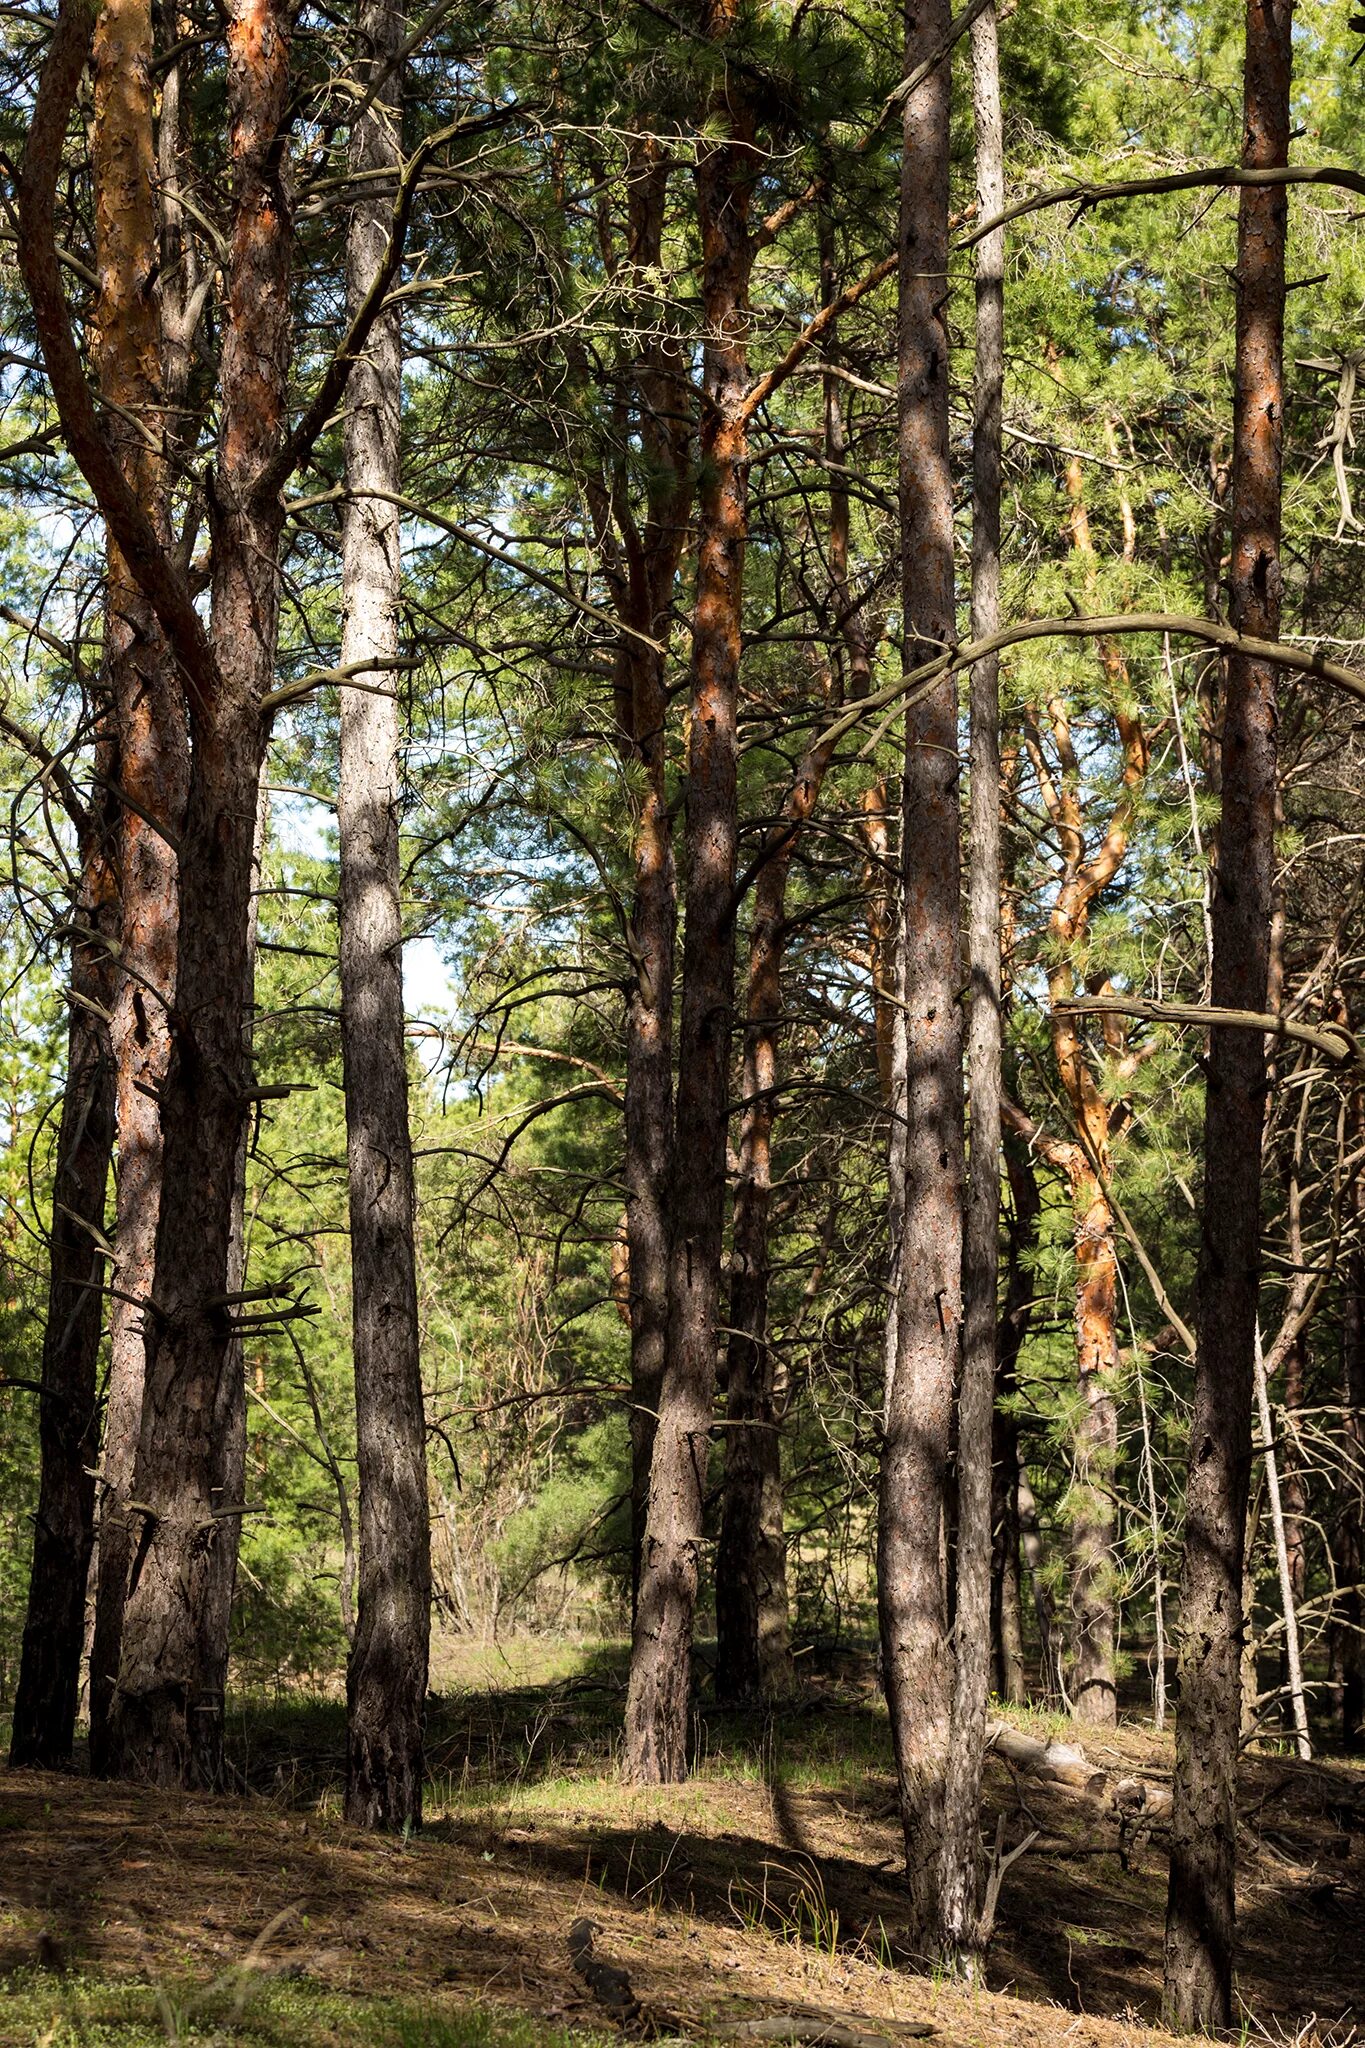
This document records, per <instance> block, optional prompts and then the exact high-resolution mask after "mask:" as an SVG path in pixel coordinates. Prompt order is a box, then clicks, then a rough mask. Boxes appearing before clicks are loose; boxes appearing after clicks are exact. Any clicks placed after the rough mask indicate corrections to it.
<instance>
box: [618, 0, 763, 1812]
mask: <svg viewBox="0 0 1365 2048" xmlns="http://www.w3.org/2000/svg"><path fill="white" fill-rule="evenodd" d="M730 26H731V18H730V13H729V8H728V5H727V4H724V0H716V4H715V5H714V6H713V7H711V9H710V10H709V13H708V29H709V32H710V33H711V34H712V35H713V36H714V37H716V38H718V39H719V38H720V37H722V36H723V35H724V34H725V33H726V32H727V30H728V28H729V27H730ZM719 110H720V111H722V112H723V113H724V115H725V119H726V124H727V129H728V133H727V134H726V136H725V137H724V138H723V139H721V140H716V141H711V140H703V141H699V144H698V158H697V170H696V185H697V212H698V219H699V222H700V226H701V233H702V300H703V312H704V318H705V326H706V340H705V356H704V369H703V393H702V414H701V479H702V480H701V487H700V492H699V499H698V516H697V527H698V560H697V598H696V612H695V622H694V626H693V642H692V704H691V738H690V745H689V756H688V782H687V827H686V858H687V883H686V896H685V933H684V945H683V995H682V1015H681V1020H680V1027H679V1042H678V1092H677V1113H676V1129H677V1134H678V1139H679V1140H680V1141H681V1146H680V1148H675V1153H674V1176H673V1191H672V1202H671V1213H672V1220H673V1231H672V1241H671V1246H670V1275H669V1321H668V1343H667V1359H666V1364H665V1370H664V1381H663V1386H662V1388H661V1390H660V1398H659V1419H658V1428H657V1432H656V1435H655V1439H654V1450H653V1460H652V1464H651V1469H650V1483H649V1513H648V1520H647V1524H646V1532H645V1553H644V1557H643V1559H642V1561H641V1571H640V1592H639V1600H638V1602H637V1611H636V1618H635V1631H634V1638H633V1642H632V1648H631V1669H630V1688H629V1694H628V1697H627V1702H626V1730H625V1757H626V1769H627V1772H628V1773H629V1775H630V1777H631V1778H632V1779H633V1780H634V1781H635V1782H637V1783H669V1782H673V1781H675V1780H678V1779H681V1778H682V1777H683V1776H684V1775H685V1772H686V1766H687V1718H688V1708H689V1702H690V1693H691V1649H692V1625H693V1618H694V1614H695V1610H696V1599H697V1577H698V1561H699V1551H700V1546H701V1535H702V1498H703V1492H704V1487H705V1480H706V1459H707V1446H708V1441H709V1436H710V1428H711V1409H712V1402H713V1399H714V1394H715V1376H716V1322H717V1305H718V1295H719V1289H720V1276H721V1258H722V1249H723V1241H724V1225H725V1155H726V1131H727V1126H728V1117H729V1082H730V1027H731V1013H732V1010H733V1007H734V952H735V923H734V914H733V901H732V899H733V895H734V886H735V855H736V845H737V839H738V820H737V810H736V722H735V721H736V702H737V696H738V683H739V660H740V644H741V626H742V611H743V590H744V548H745V538H746V533H747V525H748V460H749V448H748V428H747V421H746V418H745V414H744V410H743V400H744V396H745V391H746V386H747V382H748V371H747V338H748V283H749V271H750V268H751V266H752V262H753V245H752V241H751V238H750V234H749V204H750V187H751V179H752V176H753V169H754V160H753V147H752V145H753V126H752V120H751V118H750V116H749V114H748V112H747V110H746V108H745V107H744V104H743V101H742V99H738V100H737V99H736V97H735V92H734V86H733V81H731V88H730V93H729V96H728V97H727V99H726V100H725V101H724V102H722V103H721V104H720V109H719Z"/></svg>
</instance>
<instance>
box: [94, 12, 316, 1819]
mask: <svg viewBox="0 0 1365 2048" xmlns="http://www.w3.org/2000/svg"><path fill="white" fill-rule="evenodd" d="M289 71H290V66H289V35H288V24H287V18H286V16H285V14H284V13H283V12H281V11H280V9H279V8H278V6H277V5H276V4H275V0H234V4H233V5H232V7H231V8H230V9H229V16H228V121H229V149H230V157H231V162H232V168H233V233H232V242H231V248H230V254H229V259H228V265H227V324H226V332H225V335H224V342H223V352H222V365H221V377H220V389H221V406H222V428H221V433H220V440H219V455H218V465H217V471H216V475H215V478H214V485H213V490H212V493H211V507H212V517H213V581H212V595H211V613H210V634H211V641H212V647H213V651H214V654H215V656H216V666H217V675H216V677H215V678H214V679H213V680H214V684H215V688H214V693H213V699H212V701H211V702H201V701H196V699H195V696H194V693H193V684H191V703H190V711H191V721H192V731H193V749H192V756H191V765H190V781H189V793H188V799H187V803H186V812H185V823H184V829H183V835H182V840H181V855H180V897H181V901H180V931H179V944H178V952H177V964H176V997H175V1009H174V1012H173V1021H172V1050H171V1059H170V1065H169V1069H168V1072H167V1076H166V1081H165V1084H164V1088H163V1092H162V1132H163V1146H164V1151H163V1182H162V1203H161V1216H160V1222H159V1225H158V1229H157V1240H156V1266H155V1286H156V1301H155V1305H154V1309H153V1313H152V1315H151V1317H150V1319H149V1323H148V1328H147V1370H146V1384H145V1388H144V1395H143V1416H142V1429H141V1437H140V1443H139V1450H138V1459H137V1466H136V1474H135V1481H134V1484H135V1489H136V1496H137V1503H138V1506H137V1510H136V1512H137V1516H138V1528H137V1533H136V1537H135V1539H134V1553H133V1560H132V1565H131V1569H130V1574H129V1589H128V1598H127V1604H126V1607H125V1611H124V1621H123V1641H122V1654H121V1657H120V1664H119V1677H118V1690H117V1693H116V1695H115V1698H114V1703H113V1711H112V1713H111V1717H110V1745H111V1753H112V1762H113V1767H114V1768H115V1769H116V1770H117V1771H118V1772H119V1773H120V1774H122V1775H131V1774H137V1775H142V1776H145V1777H147V1778H150V1779H151V1780H152V1781H153V1782H156V1783H176V1782H181V1781H185V1780H188V1781H190V1782H194V1783H199V1784H206V1785H215V1784H217V1783H218V1781H219V1778H220V1775H221V1769H222V1716H223V1700H222V1694H221V1689H220V1688H221V1676H220V1673H221V1669H222V1664H223V1662H224V1661H225V1660H224V1659H222V1658H221V1656H220V1654H219V1647H218V1644H217V1641H216V1637H217V1635H218V1633H219V1632H220V1630H219V1629H218V1628H215V1629H214V1630H213V1631H212V1639H211V1640H208V1641H206V1640H205V1632H204V1620H205V1617H206V1616H207V1615H208V1614H210V1613H211V1612H212V1611H213V1610H214V1609H215V1608H221V1606H222V1602H221V1582H222V1581H221V1574H222V1573H223V1569H224V1560H223V1559H222V1558H221V1557H219V1556H218V1555H217V1553H219V1552H220V1551H225V1552H226V1553H227V1557H228V1559H229V1560H230V1559H231V1558H232V1557H235V1552H236V1543H237V1538H238V1534H239V1530H240V1511H241V1506H242V1503H241V1501H240V1500H237V1499H228V1498H225V1497H224V1495H225V1491H226V1490H227V1489H226V1488H225V1481H226V1480H227V1479H228V1478H229V1477H230V1472H229V1470H228V1468H227V1466H226V1464H225V1461H224V1452H225V1449H226V1448H227V1446H226V1445H225V1440H224V1423H225V1419H226V1418H227V1417H228V1416H229V1415H230V1413H231V1411H232V1409H233V1406H234V1403H233V1399H232V1392H233V1390H232V1388H231V1387H230V1386H229V1385H228V1374H229V1372H230V1370H231V1369H232V1365H233V1361H234V1355H235V1347H234V1345H233V1343H232V1333H233V1325H234V1322H235V1321H236V1320H237V1317H238V1315H239V1313H240V1308H239V1304H237V1303H234V1302H233V1301H231V1300H230V1299H229V1298H228V1297H229V1295H230V1293H231V1292H232V1290H231V1288H230V1285H229V1278H230V1273H231V1263H230V1243H231V1236H232V1221H233V1207H234V1200H233V1198H234V1186H235V1173H234V1172H233V1170H232V1167H231V1165H230V1162H233V1161H235V1160H236V1158H237V1155H238V1149H239V1145H240V1141H241V1134H242V1130H243V1125H244V1119H245V1117H246V1114H247V1110H248V1107H249V1104H250V1101H251V1096H252V1088H253V1082H252V1074H251V1063H250V1057H249V1052H248V1043H247V1035H248V1019H247V1000H246V992H247V984H248V979H249V971H250V949H251V942H250V920H251V895H252V880H253V876H252V865H253V854H254V847H255V836H256V820H257V798H258V783H259V778H260V770H261V760H262V754H263V750H264V724H263V717H262V708H261V707H262V703H263V700H264V698H265V696H266V695H267V693H268V691H269V689H270V687H271V685H272V683H273V681H274V669H275V645H276V636H277V631H278V623H279V546H280V535H281V531H282V527H283V519H284V508H283V503H282V500H281V498H280V495H279V492H278V490H274V491H270V490H266V489H263V488H262V477H263V475H264V474H265V473H266V470H267V465H268V464H269V463H270V462H271V461H272V459H273V458H275V457H277V456H278V454H279V451H280V448H281V445H282V442H283V437H284V431H285V379H286V373H287V369H288V363H289V353H290V317H289V302H288V285H289V267H290V243H291V229H290V220H289V204H288V199H287V195H286V192H285V189H284V176H283V155H282V138H283V133H284V123H285V114H286V102H287V96H288V87H289ZM215 1596H218V1597H215ZM226 1620H227V1616H226V1612H225V1611H224V1612H223V1613H222V1617H221V1628H223V1629H225V1627H226Z"/></svg>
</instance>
